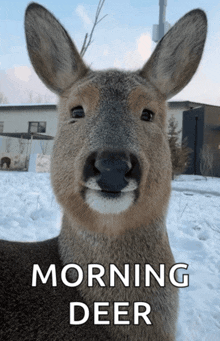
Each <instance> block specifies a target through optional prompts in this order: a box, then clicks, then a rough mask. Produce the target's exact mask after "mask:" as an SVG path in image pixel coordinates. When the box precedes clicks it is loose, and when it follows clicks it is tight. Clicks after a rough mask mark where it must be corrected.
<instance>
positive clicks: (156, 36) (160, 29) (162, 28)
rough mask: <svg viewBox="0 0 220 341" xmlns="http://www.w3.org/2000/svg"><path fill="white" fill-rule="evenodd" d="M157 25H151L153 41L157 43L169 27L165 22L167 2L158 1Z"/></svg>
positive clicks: (163, 0)
mask: <svg viewBox="0 0 220 341" xmlns="http://www.w3.org/2000/svg"><path fill="white" fill-rule="evenodd" d="M159 6H160V9H159V25H153V41H155V43H157V42H158V41H159V40H160V39H162V38H163V36H164V35H165V34H166V33H167V31H168V30H169V29H170V27H171V25H170V24H169V23H168V22H167V21H166V7H167V0H159Z"/></svg>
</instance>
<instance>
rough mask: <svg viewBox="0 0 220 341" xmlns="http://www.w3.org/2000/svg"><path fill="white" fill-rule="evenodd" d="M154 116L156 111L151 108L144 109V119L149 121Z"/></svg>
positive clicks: (142, 117) (142, 116)
mask: <svg viewBox="0 0 220 341" xmlns="http://www.w3.org/2000/svg"><path fill="white" fill-rule="evenodd" d="M153 118H154V113H153V111H151V110H149V109H144V110H143V111H142V115H141V119H142V120H143V121H148V122H152V121H153Z"/></svg>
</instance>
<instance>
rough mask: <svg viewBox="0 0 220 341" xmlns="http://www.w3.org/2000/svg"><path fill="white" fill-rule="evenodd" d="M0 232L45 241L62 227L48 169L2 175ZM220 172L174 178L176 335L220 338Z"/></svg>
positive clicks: (190, 340)
mask: <svg viewBox="0 0 220 341" xmlns="http://www.w3.org/2000/svg"><path fill="white" fill-rule="evenodd" d="M0 203H1V205H0V238H1V239H7V240H13V241H40V240H44V239H49V238H52V237H55V236H57V235H58V234H59V230H60V217H61V211H60V209H59V206H58V204H57V203H56V200H55V197H54V195H53V192H52V189H51V185H50V176H49V174H48V173H28V172H7V171H2V172H1V177H0ZM219 208H220V178H209V177H208V178H204V177H201V176H190V175H181V176H180V177H179V178H177V179H176V180H174V181H173V182H172V195H171V200H170V205H169V211H168V216H167V229H168V234H169V238H170V244H171V248H172V250H173V254H174V257H175V260H176V263H186V264H188V269H187V270H185V269H183V270H179V281H182V276H183V275H184V274H189V286H188V287H187V288H180V289H179V293H180V310H179V320H178V330H177V341H219V340H220V248H219V244H220V214H219Z"/></svg>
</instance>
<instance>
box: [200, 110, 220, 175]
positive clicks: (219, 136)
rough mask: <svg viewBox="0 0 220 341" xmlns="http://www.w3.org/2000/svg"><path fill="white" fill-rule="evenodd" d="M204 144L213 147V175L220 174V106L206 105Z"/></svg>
mask: <svg viewBox="0 0 220 341" xmlns="http://www.w3.org/2000/svg"><path fill="white" fill-rule="evenodd" d="M204 144H207V145H209V146H210V148H211V151H210V152H211V153H212V154H213V176H220V108H219V107H215V106H211V105H209V106H206V107H205V122H204Z"/></svg>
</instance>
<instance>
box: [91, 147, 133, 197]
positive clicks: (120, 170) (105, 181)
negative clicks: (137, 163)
mask: <svg viewBox="0 0 220 341" xmlns="http://www.w3.org/2000/svg"><path fill="white" fill-rule="evenodd" d="M94 167H95V168H96V170H97V171H98V172H99V174H98V177H97V180H96V181H97V183H98V185H99V186H100V188H101V189H102V190H103V191H107V192H120V191H121V190H122V189H123V188H125V187H126V186H127V185H128V179H126V174H128V173H129V171H130V170H131V168H132V164H131V160H130V157H129V156H126V154H125V153H123V152H108V151H105V152H103V153H101V154H100V155H98V156H97V158H96V161H95V164H94Z"/></svg>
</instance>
